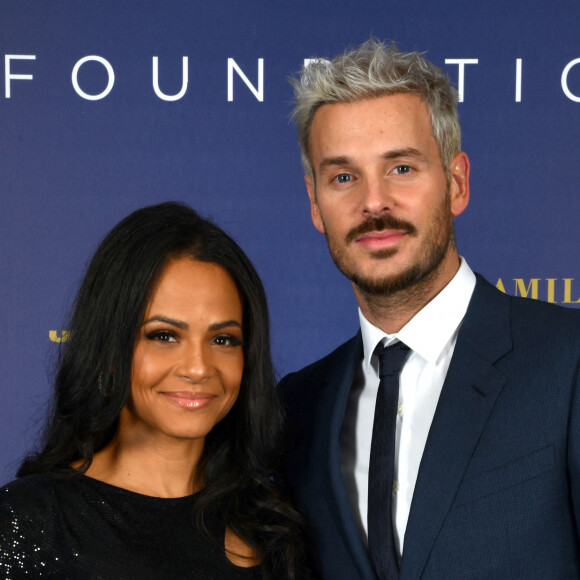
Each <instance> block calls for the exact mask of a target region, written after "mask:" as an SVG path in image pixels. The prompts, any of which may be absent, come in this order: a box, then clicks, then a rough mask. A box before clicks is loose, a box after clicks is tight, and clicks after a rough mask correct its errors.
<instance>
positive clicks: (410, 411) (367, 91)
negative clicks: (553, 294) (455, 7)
mask: <svg viewBox="0 0 580 580" xmlns="http://www.w3.org/2000/svg"><path fill="white" fill-rule="evenodd" d="M294 89H295V95H296V102H297V104H296V109H295V119H296V122H297V126H298V136H299V142H300V146H301V152H302V159H303V164H304V168H305V172H306V177H305V180H306V188H307V190H308V195H309V197H310V204H311V213H312V221H313V223H314V226H315V227H316V229H317V230H318V231H320V232H321V233H323V234H325V236H326V239H327V242H328V246H329V249H330V253H331V256H332V258H333V260H334V262H335V263H336V265H337V267H338V268H339V269H340V270H341V272H342V273H343V274H344V275H345V276H346V277H347V278H349V279H350V281H351V283H352V287H353V290H354V293H355V296H356V299H357V302H358V305H359V317H360V325H361V330H360V332H359V333H358V334H357V335H356V336H355V337H354V338H352V339H351V340H350V341H348V342H347V343H345V344H343V345H342V346H340V347H339V348H338V349H337V350H335V351H334V352H333V353H331V354H330V355H328V356H327V357H326V358H324V359H322V360H320V361H318V362H316V363H314V364H313V365H311V366H309V367H307V368H306V369H303V370H302V371H299V372H298V373H294V374H291V375H289V376H287V377H285V379H284V380H283V381H282V385H281V386H282V392H283V395H284V398H285V401H286V407H287V410H288V414H289V417H290V421H291V424H292V426H293V431H294V445H293V449H292V453H291V456H290V459H289V464H288V477H289V479H290V483H291V486H292V488H293V490H294V493H295V499H296V502H297V504H298V506H299V507H300V508H301V509H302V510H303V512H304V514H305V515H306V517H307V518H308V519H309V520H310V522H311V525H312V528H313V536H314V547H315V552H316V558H317V560H318V564H319V567H320V571H321V574H322V576H323V578H325V579H327V580H341V579H344V580H357V579H368V580H371V579H375V578H380V579H382V578H397V577H399V578H400V579H401V580H405V579H417V578H424V579H431V578H437V579H439V578H440V579H446V580H447V579H461V580H465V579H472V578H481V579H486V580H487V579H490V578H493V579H501V580H506V579H512V578H521V579H526V580H530V579H536V578H537V579H540V578H541V579H550V580H553V579H556V578H562V579H563V578H580V537H579V532H580V527H579V526H580V390H579V388H578V383H579V381H580V379H579V373H580V316H578V315H579V314H580V313H579V312H578V311H573V310H566V309H563V308H560V307H556V306H553V305H549V304H546V303H541V302H538V301H532V300H524V299H520V298H513V297H509V296H506V295H505V294H502V293H501V292H499V291H498V290H496V289H495V288H494V287H493V286H491V285H490V284H488V283H487V282H486V281H485V280H483V278H481V277H480V276H478V275H476V274H474V273H473V272H472V271H471V270H470V268H469V266H468V265H467V263H466V261H465V260H464V259H463V258H460V257H459V255H458V251H457V248H456V244H455V237H454V228H453V220H454V218H455V217H456V216H459V215H460V214H461V213H462V212H463V211H464V210H465V208H466V207H467V204H468V201H469V160H468V157H467V155H466V154H465V153H463V152H462V151H461V146H460V129H459V123H458V116H457V108H456V102H457V99H456V93H455V91H454V89H452V87H451V86H450V84H449V82H448V79H447V78H446V77H445V75H444V74H443V72H442V71H441V70H440V69H439V68H438V67H436V66H434V65H433V64H432V63H430V62H428V61H427V60H426V59H425V58H424V57H422V56H421V55H420V54H418V53H402V52H400V51H398V50H397V49H396V47H394V46H388V47H387V46H385V45H383V44H381V43H378V42H375V41H373V40H371V41H369V42H366V43H365V44H363V45H362V46H361V47H359V48H357V49H355V50H354V51H351V52H350V53H347V54H345V55H342V56H339V57H337V58H335V59H334V60H333V61H331V62H328V61H315V62H313V63H311V64H310V65H309V66H308V67H306V68H305V69H304V71H303V72H302V76H301V78H300V79H298V80H297V81H295V82H294ZM391 344H395V345H398V347H396V348H398V349H399V351H402V355H401V356H402V359H401V361H400V362H399V363H398V366H397V365H393V364H392V361H391V363H387V362H383V361H386V360H387V359H388V357H389V356H391V355H385V353H386V352H387V351H388V350H390V351H392V352H394V351H395V349H385V348H384V347H385V346H387V345H391ZM379 362H380V365H381V369H382V370H381V377H379ZM389 365H391V366H392V368H390V367H389V369H387V367H388V366H389ZM401 365H402V370H400V369H401ZM383 369H387V370H383ZM393 377H394V379H393ZM393 380H394V381H395V383H394V384H395V387H394V391H395V395H394V399H393V395H392V392H393V387H392V384H393V382H392V381H393ZM389 385H391V386H390V387H389ZM389 389H390V390H389ZM384 393H387V394H386V395H385V394H384ZM389 393H391V394H389ZM389 397H390V399H389ZM375 401H377V402H376V407H377V408H376V409H375ZM388 401H391V402H390V403H389V402H388ZM393 401H394V407H392V405H393ZM389 405H391V407H392V408H391V407H389ZM389 414H390V415H389ZM389 416H390V417H391V418H390V419H389ZM385 425H386V426H385ZM391 484H392V488H391ZM385 489H387V492H386V493H385ZM381 494H382V495H381ZM391 518H392V519H391ZM389 567H390V571H389Z"/></svg>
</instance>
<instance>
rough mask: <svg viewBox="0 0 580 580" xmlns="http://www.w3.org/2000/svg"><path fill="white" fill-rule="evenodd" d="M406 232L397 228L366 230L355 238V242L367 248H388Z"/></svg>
mask: <svg viewBox="0 0 580 580" xmlns="http://www.w3.org/2000/svg"><path fill="white" fill-rule="evenodd" d="M406 235H408V234H407V232H402V231H399V230H381V231H374V232H367V233H365V234H363V235H361V236H359V237H357V238H356V240H355V242H356V243H357V244H361V245H363V246H365V247H368V248H379V247H380V248H388V247H391V246H394V245H395V244H397V243H398V242H400V241H401V240H402V239H403V238H404V237H405V236H406Z"/></svg>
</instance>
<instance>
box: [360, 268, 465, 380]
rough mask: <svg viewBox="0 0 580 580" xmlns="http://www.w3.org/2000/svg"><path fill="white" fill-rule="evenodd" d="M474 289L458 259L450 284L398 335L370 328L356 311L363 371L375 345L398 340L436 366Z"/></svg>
mask: <svg viewBox="0 0 580 580" xmlns="http://www.w3.org/2000/svg"><path fill="white" fill-rule="evenodd" d="M474 288H475V274H474V273H473V272H472V270H471V268H470V267H469V266H468V265H467V262H466V261H465V260H464V259H463V258H461V264H460V266H459V270H457V273H456V274H455V276H454V277H453V278H452V279H451V281H450V282H449V283H448V284H447V286H445V288H443V290H441V292H439V294H437V296H435V298H433V299H432V300H431V301H430V302H429V303H428V304H426V305H425V306H424V307H423V308H422V309H421V310H420V311H419V312H417V314H415V316H413V318H411V320H409V322H407V324H405V326H403V328H401V330H399V332H397V333H395V334H387V333H386V332H384V331H382V330H381V329H380V328H378V327H376V326H374V325H373V324H371V323H370V322H369V321H368V320H367V319H366V318H365V317H364V315H363V313H362V312H361V310H360V308H359V311H358V315H359V320H360V327H361V334H362V339H363V349H364V359H363V368H364V371H365V372H366V373H368V372H370V370H371V357H372V355H373V353H374V350H375V348H376V347H377V344H379V343H380V342H383V344H384V345H388V344H390V343H392V342H395V341H396V340H397V339H398V340H400V341H401V342H404V343H405V344H406V345H407V346H408V347H409V348H410V349H411V350H413V351H414V352H416V353H417V354H419V355H420V356H421V357H423V358H424V359H425V360H427V361H428V362H430V363H432V364H435V363H436V362H437V359H438V358H439V356H440V355H441V353H442V352H443V349H444V348H445V346H446V345H447V344H448V343H449V341H450V340H451V339H452V337H453V335H454V334H455V332H456V331H457V329H458V328H459V326H460V324H461V321H462V320H463V317H464V316H465V312H466V311H467V307H468V305H469V301H470V300H471V295H472V294H473V290H474Z"/></svg>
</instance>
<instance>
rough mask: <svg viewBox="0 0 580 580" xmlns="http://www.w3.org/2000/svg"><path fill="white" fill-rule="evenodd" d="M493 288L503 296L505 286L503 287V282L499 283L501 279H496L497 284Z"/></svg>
mask: <svg viewBox="0 0 580 580" xmlns="http://www.w3.org/2000/svg"><path fill="white" fill-rule="evenodd" d="M495 287H496V288H497V289H498V290H501V291H502V292H503V293H504V294H505V286H504V285H503V282H502V281H501V278H498V279H497V284H496V285H495Z"/></svg>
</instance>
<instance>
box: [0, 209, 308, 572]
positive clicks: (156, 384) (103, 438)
mask: <svg viewBox="0 0 580 580" xmlns="http://www.w3.org/2000/svg"><path fill="white" fill-rule="evenodd" d="M69 328H70V331H71V339H70V340H69V341H68V342H67V343H66V345H65V347H64V350H63V353H62V357H61V361H60V366H59V369H58V373H57V376H56V380H55V391H54V399H53V403H52V409H51V413H50V416H49V418H48V420H47V423H46V428H45V433H44V438H43V442H42V445H41V448H40V451H39V452H38V453H36V454H34V455H31V456H30V457H28V458H27V459H26V460H25V461H24V462H23V464H22V465H21V467H20V470H19V472H18V477H19V479H17V480H16V481H14V482H12V483H11V484H8V485H7V486H6V487H4V488H3V489H2V490H0V572H4V577H6V578H20V577H30V576H32V577H36V576H41V577H53V578H200V579H202V578H203V579H205V578H218V579H222V578H223V579H227V578H232V579H234V578H240V579H249V578H252V579H253V578H276V579H278V578H305V577H308V576H309V574H308V571H307V570H306V566H305V562H304V556H303V555H304V550H303V543H302V525H301V520H300V518H299V516H298V515H297V514H296V512H295V511H294V510H293V509H292V507H291V506H290V505H289V504H287V503H286V502H285V501H283V500H282V499H281V496H280V492H279V490H278V489H276V486H275V481H276V476H277V470H278V468H279V467H280V465H279V463H280V459H279V458H280V450H281V445H282V439H281V437H282V425H283V420H282V413H281V409H280V406H279V403H278V400H277V398H276V392H275V389H274V379H273V370H272V364H271V359H270V353H269V336H268V334H269V322H268V314H267V304H266V298H265V295H264V290H263V287H262V285H261V282H260V280H259V278H258V275H257V274H256V271H255V270H254V268H253V266H252V265H251V263H250V262H249V260H248V258H247V257H246V256H245V254H244V253H243V252H242V250H241V249H240V248H239V246H237V244H236V243H235V242H234V241H233V240H232V239H231V238H229V237H228V236H227V235H226V234H225V233H224V232H223V231H222V230H220V229H219V228H217V227H216V226H215V225H213V224H211V223H210V222H208V221H206V220H204V219H202V218H200V217H199V216H198V215H197V214H196V213H195V212H194V211H193V210H192V209H190V208H189V207H187V206H185V205H181V204H177V203H164V204H160V205H157V206H152V207H148V208H144V209H141V210H138V211H136V212H134V213H133V214H131V215H130V216H128V217H127V218H125V219H124V220H123V221H122V222H120V223H119V224H118V225H117V226H116V227H115V228H114V229H113V230H112V231H111V232H110V233H109V234H108V236H107V237H106V238H105V239H104V241H103V242H102V243H101V245H100V246H99V248H98V249H97V252H96V253H95V255H94V257H93V259H92V260H91V262H90V264H89V267H88V270H87V273H86V275H85V278H84V280H83V282H82V284H81V287H80V290H79V294H78V296H77V299H76V303H75V308H74V312H73V315H72V319H71V323H70V326H69Z"/></svg>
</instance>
